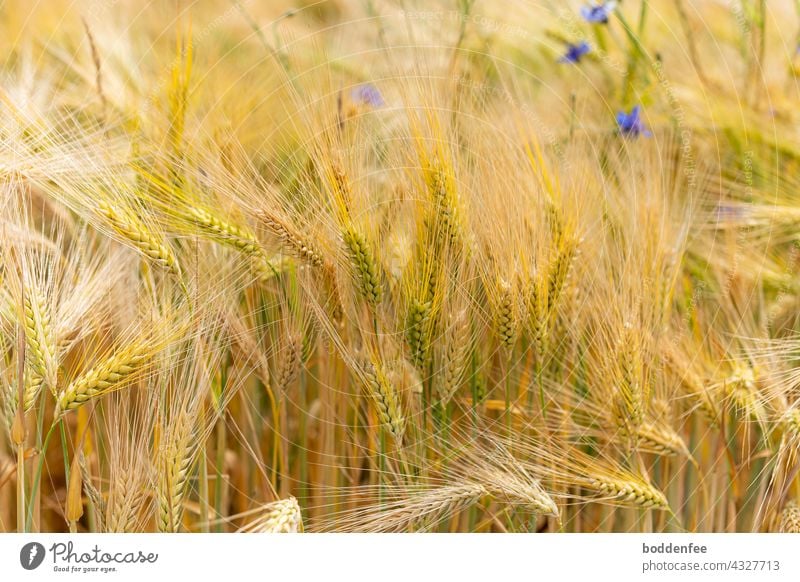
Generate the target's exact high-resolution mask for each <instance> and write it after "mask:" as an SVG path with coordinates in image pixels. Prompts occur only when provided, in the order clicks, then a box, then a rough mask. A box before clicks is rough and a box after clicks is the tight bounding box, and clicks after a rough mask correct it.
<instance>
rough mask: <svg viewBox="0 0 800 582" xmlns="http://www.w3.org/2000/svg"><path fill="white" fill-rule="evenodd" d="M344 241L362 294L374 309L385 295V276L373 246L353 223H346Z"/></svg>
mask: <svg viewBox="0 0 800 582" xmlns="http://www.w3.org/2000/svg"><path fill="white" fill-rule="evenodd" d="M342 241H343V242H344V245H345V247H346V249H347V251H348V255H349V258H350V261H351V268H352V270H353V275H354V277H355V279H356V281H357V284H358V289H359V291H360V292H361V296H362V298H363V299H364V300H365V301H366V302H367V304H368V305H369V306H370V307H372V308H373V309H374V308H376V307H377V306H378V304H379V303H380V302H381V298H382V297H383V282H382V280H383V276H382V273H381V268H380V266H379V265H378V262H377V261H376V259H375V254H374V253H373V251H372V247H371V246H370V244H369V243H368V242H367V239H366V237H365V236H364V235H363V234H362V233H361V232H359V231H358V230H357V229H356V228H355V226H354V225H353V224H347V225H345V227H344V229H343V231H342Z"/></svg>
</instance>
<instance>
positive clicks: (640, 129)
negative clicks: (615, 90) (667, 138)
mask: <svg viewBox="0 0 800 582" xmlns="http://www.w3.org/2000/svg"><path fill="white" fill-rule="evenodd" d="M641 112H642V108H641V107H639V106H638V105H636V106H634V107H633V109H631V112H630V113H625V112H624V111H620V112H619V113H617V126H618V127H619V131H620V133H621V134H622V135H628V136H631V137H636V136H638V135H643V136H645V137H650V136H651V135H652V134H651V133H650V132H649V131H647V128H646V127H645V126H644V122H642V118H641Z"/></svg>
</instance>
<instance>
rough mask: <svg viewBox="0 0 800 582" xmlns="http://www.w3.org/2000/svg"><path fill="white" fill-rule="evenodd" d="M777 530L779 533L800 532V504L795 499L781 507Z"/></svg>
mask: <svg viewBox="0 0 800 582" xmlns="http://www.w3.org/2000/svg"><path fill="white" fill-rule="evenodd" d="M778 531H779V532H780V533H800V505H798V504H797V502H796V501H789V502H787V503H786V505H785V506H784V507H783V511H782V512H781V514H780V523H779V524H778Z"/></svg>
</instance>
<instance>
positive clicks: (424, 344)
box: [405, 299, 433, 371]
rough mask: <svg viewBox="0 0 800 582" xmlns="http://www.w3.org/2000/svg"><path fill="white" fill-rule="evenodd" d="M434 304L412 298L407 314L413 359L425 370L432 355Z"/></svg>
mask: <svg viewBox="0 0 800 582" xmlns="http://www.w3.org/2000/svg"><path fill="white" fill-rule="evenodd" d="M432 311H433V304H432V302H431V301H421V300H419V299H411V300H410V301H409V305H408V314H407V315H406V326H405V333H406V341H407V342H408V347H409V348H410V349H411V361H412V363H413V364H414V366H416V368H417V369H418V370H420V371H424V369H425V366H426V365H427V363H428V361H429V356H430V340H431V333H432V330H431V325H432Z"/></svg>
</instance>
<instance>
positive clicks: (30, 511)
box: [23, 418, 62, 532]
mask: <svg viewBox="0 0 800 582" xmlns="http://www.w3.org/2000/svg"><path fill="white" fill-rule="evenodd" d="M61 420H62V419H61V418H59V419H58V420H56V421H55V422H54V423H53V424H51V425H50V430H48V431H47V435H45V437H44V443H43V444H42V448H41V450H40V451H39V455H40V457H39V465H38V466H37V467H36V476H35V477H34V479H33V485H32V486H31V497H30V498H31V501H33V500H34V499H36V494H37V493H38V491H39V483H40V481H41V479H42V470H43V469H44V462H45V459H46V458H47V445H48V444H49V443H50V437H52V436H53V431H54V430H55V428H56V425H57V424H61ZM33 505H34V504H33V502H31V503H30V505H29V506H28V517H27V519H26V521H25V531H26V532H28V531H30V528H31V524H32V523H33ZM23 513H25V512H24V510H23Z"/></svg>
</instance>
